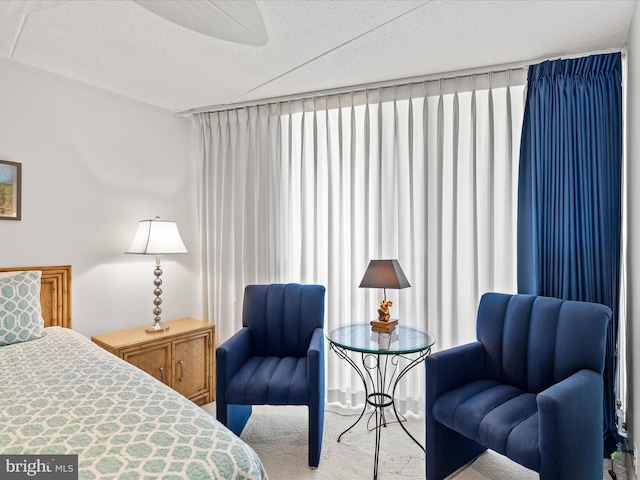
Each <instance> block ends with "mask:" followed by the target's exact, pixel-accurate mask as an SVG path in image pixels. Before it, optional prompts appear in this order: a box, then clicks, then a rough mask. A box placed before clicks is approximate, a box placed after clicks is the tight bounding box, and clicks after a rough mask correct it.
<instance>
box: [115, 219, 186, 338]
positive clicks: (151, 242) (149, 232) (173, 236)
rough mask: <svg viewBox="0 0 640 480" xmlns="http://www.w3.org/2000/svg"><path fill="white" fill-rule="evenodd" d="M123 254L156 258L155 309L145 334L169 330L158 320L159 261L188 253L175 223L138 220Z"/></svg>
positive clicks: (160, 291) (160, 301)
mask: <svg viewBox="0 0 640 480" xmlns="http://www.w3.org/2000/svg"><path fill="white" fill-rule="evenodd" d="M125 253H135V254H140V255H155V256H156V268H155V270H154V271H153V273H154V275H155V276H156V278H155V280H154V281H153V284H154V285H155V288H154V290H153V294H154V295H155V296H156V298H155V299H154V300H153V304H154V305H155V308H154V309H153V314H154V315H155V318H154V320H153V324H151V325H150V326H149V327H147V328H146V331H147V332H150V333H156V332H165V331H167V330H169V327H168V326H166V325H163V324H162V321H161V320H160V314H161V313H162V309H161V308H160V304H161V303H162V300H161V299H160V295H161V294H162V289H161V288H160V285H162V280H161V279H160V276H161V275H162V267H161V266H160V259H161V258H162V255H168V254H173V253H188V252H187V248H186V247H185V246H184V243H182V238H180V232H178V225H177V224H176V222H170V221H167V220H160V217H156V218H154V219H153V220H140V222H139V223H138V231H137V232H136V236H135V237H134V239H133V243H132V244H131V246H130V247H129V250H127V251H126V252H125Z"/></svg>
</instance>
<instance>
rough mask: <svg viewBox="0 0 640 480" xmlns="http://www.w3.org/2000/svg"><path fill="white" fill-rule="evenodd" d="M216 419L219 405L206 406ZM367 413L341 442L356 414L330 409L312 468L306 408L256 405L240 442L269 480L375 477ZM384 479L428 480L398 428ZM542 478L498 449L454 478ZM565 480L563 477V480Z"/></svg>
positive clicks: (388, 433) (387, 439) (392, 430)
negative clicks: (250, 450)
mask: <svg viewBox="0 0 640 480" xmlns="http://www.w3.org/2000/svg"><path fill="white" fill-rule="evenodd" d="M203 408H204V409H205V410H206V411H208V412H209V413H211V414H212V415H214V416H215V404H214V403H211V404H208V405H205V406H204V407H203ZM367 418H368V415H365V417H363V419H362V420H361V421H360V423H358V425H356V426H355V427H354V428H353V429H352V430H350V431H349V432H348V433H347V434H345V435H344V436H343V437H342V439H341V441H340V442H339V443H338V442H337V439H338V436H339V435H340V433H341V432H342V431H343V430H345V429H346V428H347V427H349V425H351V424H352V423H353V422H354V421H355V420H356V419H357V415H353V413H352V411H350V410H349V411H347V410H343V409H340V408H339V407H330V408H328V409H327V411H326V413H325V426H324V437H323V444H322V457H321V459H320V465H319V466H318V468H310V467H309V466H308V464H307V409H306V407H270V406H254V407H253V414H252V416H251V418H250V419H249V422H248V423H247V426H246V427H245V429H244V431H243V432H242V435H241V438H242V439H243V440H244V441H245V442H247V443H248V444H249V445H251V447H253V449H254V450H255V451H256V452H257V453H258V455H259V456H260V459H261V460H262V462H263V463H264V466H265V470H266V471H267V474H268V475H269V479H270V480H355V479H357V480H360V479H367V478H373V460H374V445H375V433H374V432H372V431H369V430H368V429H367V424H366V420H367ZM405 426H406V427H407V429H408V430H409V431H410V432H411V433H412V434H413V436H414V437H416V438H417V439H418V441H420V443H421V444H423V443H424V420H423V419H417V418H409V419H408V420H407V421H406V423H405ZM610 469H611V470H614V472H615V474H616V479H617V480H626V479H627V475H626V471H625V468H624V458H623V456H622V455H619V456H618V457H616V461H615V462H611V461H610V460H605V462H604V464H603V479H604V480H612V479H613V478H614V477H613V476H612V475H610V474H609V472H608V471H609V470H610ZM378 478H379V480H391V479H394V480H400V479H402V480H417V479H424V478H425V466H424V453H423V452H422V450H421V449H420V448H419V447H418V446H417V445H416V444H415V443H414V442H413V441H412V440H411V439H410V438H409V437H408V436H407V435H406V433H405V432H404V430H402V428H401V427H400V426H399V425H397V424H389V425H388V426H387V427H386V428H384V429H383V431H382V436H381V449H380V461H379V465H378ZM538 478H539V477H538V474H537V473H535V472H533V471H531V470H528V469H526V468H524V467H522V466H520V465H518V464H516V463H514V462H512V461H510V460H509V459H507V458H505V457H503V456H502V455H499V454H497V453H495V452H493V451H490V450H488V451H486V452H485V453H484V454H482V455H481V456H480V457H478V458H477V459H476V460H475V461H474V462H473V463H472V464H470V465H467V466H466V467H464V468H462V469H460V470H458V471H457V472H455V473H454V474H453V475H451V476H450V477H449V480H502V479H504V480H512V479H518V480H536V479H538ZM558 480H561V479H558Z"/></svg>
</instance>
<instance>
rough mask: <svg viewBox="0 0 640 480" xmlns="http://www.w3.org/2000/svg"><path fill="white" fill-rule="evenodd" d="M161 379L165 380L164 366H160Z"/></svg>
mask: <svg viewBox="0 0 640 480" xmlns="http://www.w3.org/2000/svg"><path fill="white" fill-rule="evenodd" d="M160 381H161V382H164V368H162V367H160Z"/></svg>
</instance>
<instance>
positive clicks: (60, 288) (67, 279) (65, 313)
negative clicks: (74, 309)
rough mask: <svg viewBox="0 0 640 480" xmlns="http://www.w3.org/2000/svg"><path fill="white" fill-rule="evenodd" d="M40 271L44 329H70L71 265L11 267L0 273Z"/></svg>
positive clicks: (1, 269)
mask: <svg viewBox="0 0 640 480" xmlns="http://www.w3.org/2000/svg"><path fill="white" fill-rule="evenodd" d="M25 270H40V271H41V272H42V277H41V280H40V305H41V307H42V318H44V326H45V327H65V328H71V265H62V266H57V267H11V268H4V267H3V268H0V272H19V271H25Z"/></svg>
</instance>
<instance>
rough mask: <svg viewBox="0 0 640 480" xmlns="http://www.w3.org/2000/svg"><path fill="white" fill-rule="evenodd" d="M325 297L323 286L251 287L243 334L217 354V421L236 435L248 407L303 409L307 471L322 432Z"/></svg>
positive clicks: (314, 461)
mask: <svg viewBox="0 0 640 480" xmlns="http://www.w3.org/2000/svg"><path fill="white" fill-rule="evenodd" d="M324 295H325V288H324V287H323V286H321V285H299V284H286V285H283V284H273V285H249V286H247V287H246V288H245V291H244V304H243V311H242V327H243V328H242V330H240V331H239V332H237V333H236V334H235V335H233V336H232V337H231V338H230V339H229V340H227V341H226V342H224V343H223V344H222V345H220V346H219V347H218V348H217V350H216V375H217V377H216V415H217V418H218V420H219V421H220V422H222V423H223V424H224V425H226V426H227V427H229V429H231V430H232V431H233V432H234V433H235V434H236V435H240V433H241V432H242V429H243V428H244V426H245V424H246V423H247V420H248V419H249V417H250V416H251V405H307V406H308V408H309V465H310V466H312V467H317V466H318V463H319V462H320V451H321V449H322V431H323V427H324V390H325V387H324V385H325V382H324Z"/></svg>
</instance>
